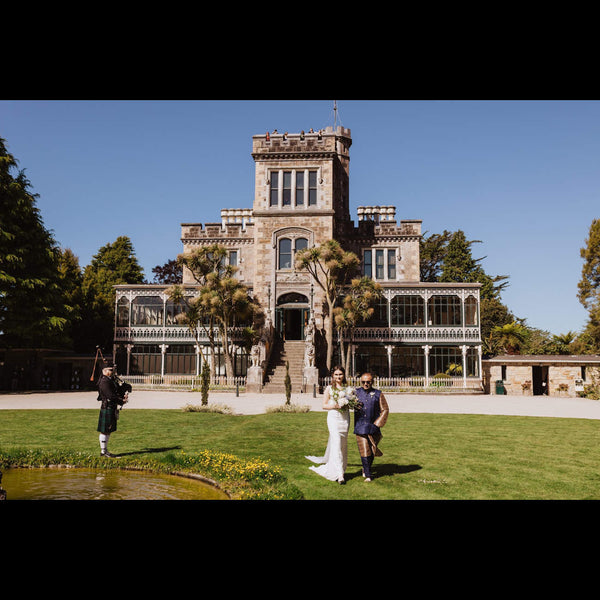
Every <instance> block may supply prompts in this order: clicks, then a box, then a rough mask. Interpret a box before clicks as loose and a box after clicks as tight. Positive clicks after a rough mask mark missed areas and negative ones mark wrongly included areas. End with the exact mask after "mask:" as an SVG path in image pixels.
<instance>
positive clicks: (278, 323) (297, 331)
mask: <svg viewBox="0 0 600 600" xmlns="http://www.w3.org/2000/svg"><path fill="white" fill-rule="evenodd" d="M309 317H310V307H309V304H308V298H307V297H306V296H304V295H303V294H297V293H295V292H291V293H289V294H283V295H282V296H280V297H279V299H278V300H277V306H276V308H275V330H276V332H277V335H278V336H279V337H280V338H281V339H283V340H303V339H304V330H305V328H306V325H307V324H308V319H309Z"/></svg>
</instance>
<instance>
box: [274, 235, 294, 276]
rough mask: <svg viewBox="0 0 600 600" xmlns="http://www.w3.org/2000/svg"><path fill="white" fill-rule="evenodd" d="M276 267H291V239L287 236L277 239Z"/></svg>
mask: <svg viewBox="0 0 600 600" xmlns="http://www.w3.org/2000/svg"><path fill="white" fill-rule="evenodd" d="M277 268H279V269H291V268H292V240H290V239H288V238H283V239H281V240H279V260H278V267H277Z"/></svg>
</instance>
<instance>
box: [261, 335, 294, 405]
mask: <svg viewBox="0 0 600 600" xmlns="http://www.w3.org/2000/svg"><path fill="white" fill-rule="evenodd" d="M286 362H289V363H290V379H291V381H292V393H293V394H297V393H299V392H301V391H302V376H303V371H304V341H302V340H293V341H292V340H288V341H283V340H280V341H278V342H277V343H276V344H275V346H274V347H273V351H272V353H271V360H270V361H269V366H268V367H267V372H266V377H265V383H264V387H263V390H262V391H263V393H264V394H284V395H285V363H286Z"/></svg>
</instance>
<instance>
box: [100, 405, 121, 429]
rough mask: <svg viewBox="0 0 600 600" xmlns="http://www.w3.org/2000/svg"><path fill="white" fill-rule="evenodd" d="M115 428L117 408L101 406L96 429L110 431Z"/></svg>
mask: <svg viewBox="0 0 600 600" xmlns="http://www.w3.org/2000/svg"><path fill="white" fill-rule="evenodd" d="M116 430H117V408H116V407H115V408H101V409H100V415H99V416H98V431H99V432H100V433H104V434H107V433H112V432H113V431H116Z"/></svg>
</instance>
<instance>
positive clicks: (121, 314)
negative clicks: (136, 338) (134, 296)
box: [117, 296, 129, 327]
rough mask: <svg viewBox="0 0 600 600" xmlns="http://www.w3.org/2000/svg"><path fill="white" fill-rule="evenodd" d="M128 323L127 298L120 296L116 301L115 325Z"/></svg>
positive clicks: (126, 324)
mask: <svg viewBox="0 0 600 600" xmlns="http://www.w3.org/2000/svg"><path fill="white" fill-rule="evenodd" d="M128 325H129V300H128V299H127V298H126V297H125V296H121V298H119V300H118V301H117V327H127V326H128Z"/></svg>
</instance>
